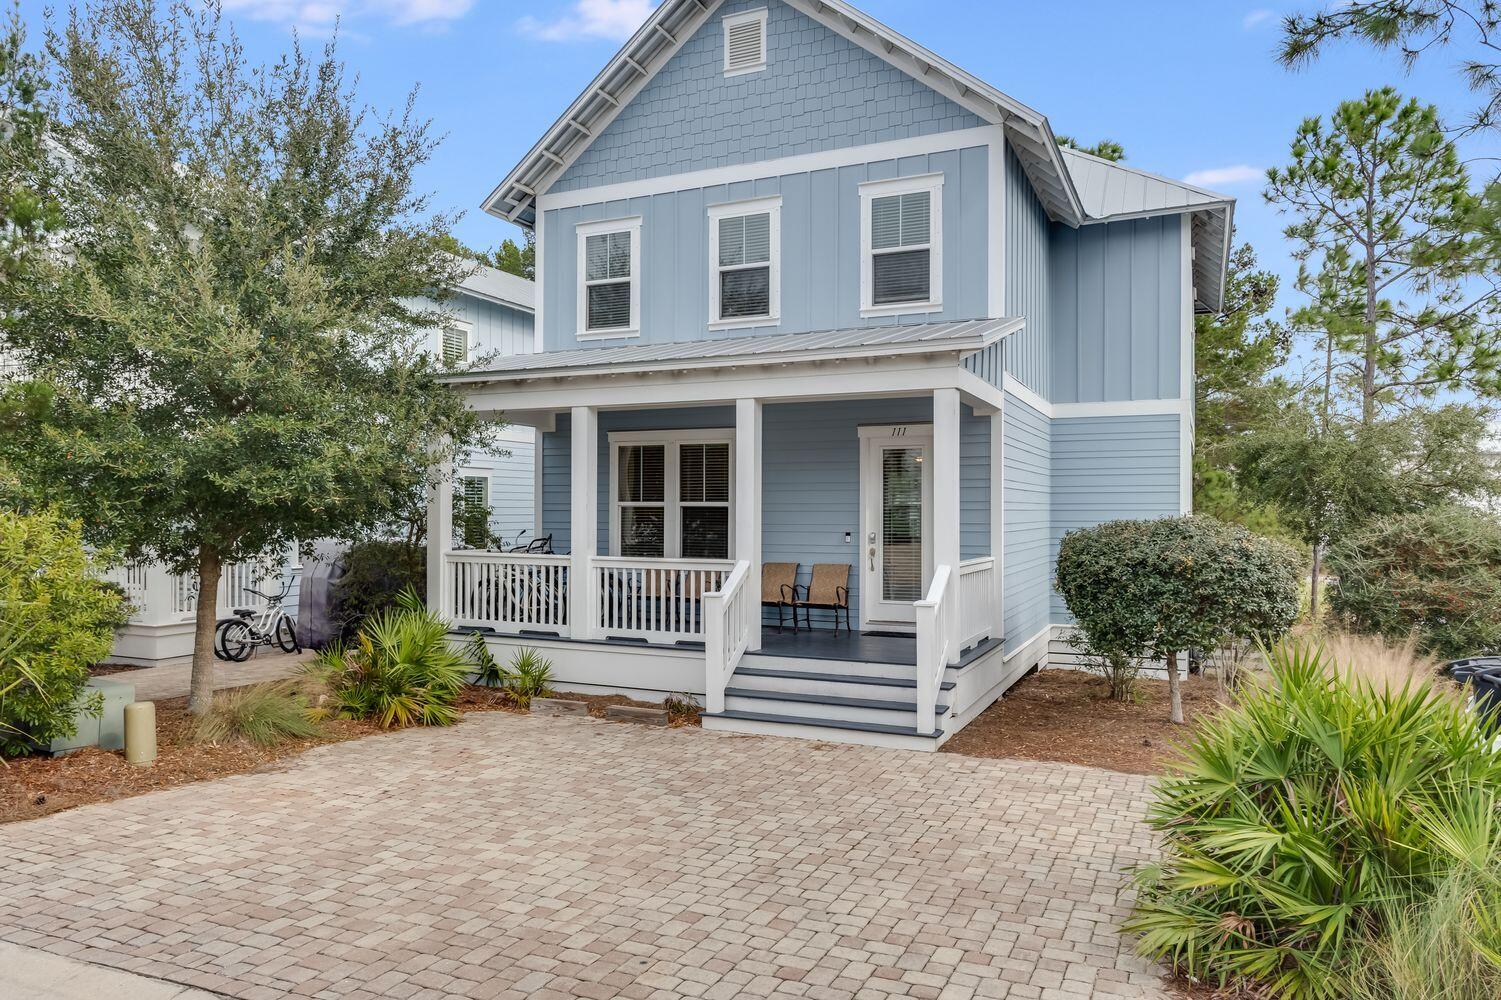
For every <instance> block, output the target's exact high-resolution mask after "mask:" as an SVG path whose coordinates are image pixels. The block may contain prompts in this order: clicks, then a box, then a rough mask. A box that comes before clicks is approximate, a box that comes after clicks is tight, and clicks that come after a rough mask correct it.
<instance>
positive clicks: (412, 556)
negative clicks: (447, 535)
mask: <svg viewBox="0 0 1501 1000" xmlns="http://www.w3.org/2000/svg"><path fill="white" fill-rule="evenodd" d="M342 562H343V566H344V575H343V576H341V577H339V579H338V580H337V581H335V583H334V585H333V594H332V599H333V607H332V609H331V610H330V617H331V618H332V620H333V621H334V622H335V623H337V624H338V627H339V630H340V634H341V635H342V636H343V637H344V641H345V642H346V643H349V642H352V641H353V640H354V637H355V635H356V634H357V633H358V632H359V631H360V628H361V626H363V625H364V624H365V622H367V621H369V620H370V619H371V618H373V617H375V616H376V615H378V614H380V613H381V612H384V611H389V610H390V609H392V608H394V607H395V606H396V600H397V598H398V597H399V596H400V595H401V594H402V593H403V592H404V591H408V590H410V591H412V592H413V593H416V594H425V593H426V592H427V549H426V548H425V547H424V546H421V545H411V544H408V543H407V542H404V541H385V540H380V539H375V540H370V541H364V542H356V543H355V544H354V545H352V546H351V547H350V549H349V551H348V552H346V553H345V554H344V556H343V559H342Z"/></svg>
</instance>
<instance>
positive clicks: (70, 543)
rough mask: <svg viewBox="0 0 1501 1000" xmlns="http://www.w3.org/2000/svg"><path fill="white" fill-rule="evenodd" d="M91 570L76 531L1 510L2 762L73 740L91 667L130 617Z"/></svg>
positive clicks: (52, 518)
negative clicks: (4, 758)
mask: <svg viewBox="0 0 1501 1000" xmlns="http://www.w3.org/2000/svg"><path fill="white" fill-rule="evenodd" d="M95 571H96V567H95V566H94V565H93V563H92V561H91V559H90V557H89V555H88V553H87V552H86V551H85V549H84V547H83V542H82V540H81V539H80V537H79V529H78V525H77V524H75V523H72V522H69V521H64V520H62V519H61V518H59V517H57V516H56V515H54V514H45V513H44V514H30V515H25V514H18V513H16V512H14V511H0V755H4V756H7V757H14V756H19V755H21V754H25V753H30V752H31V751H32V750H34V749H35V748H36V747H38V746H45V745H46V744H48V743H51V742H52V741H53V740H55V739H59V738H66V737H68V736H72V735H73V733H74V731H75V729H76V725H75V722H74V712H75V708H76V704H75V703H76V700H77V698H78V696H79V694H80V693H81V692H82V690H83V686H84V685H85V684H86V683H88V679H89V666H90V665H91V664H94V663H97V662H99V661H100V660H103V659H104V658H105V657H106V656H108V655H109V651H110V647H111V646H112V645H113V644H114V634H115V630H116V629H118V628H119V627H120V626H122V625H124V624H125V620H126V616H127V614H128V609H127V608H126V606H125V602H124V600H123V598H122V596H121V594H120V591H119V589H118V588H117V587H113V586H111V585H109V584H107V583H105V582H103V581H101V580H99V579H98V578H97V577H96V576H95V575H94V573H95ZM94 701H95V704H93V705H86V706H85V707H86V708H91V709H92V710H93V711H95V712H97V711H98V704H97V702H98V699H97V698H96V699H95V700H94Z"/></svg>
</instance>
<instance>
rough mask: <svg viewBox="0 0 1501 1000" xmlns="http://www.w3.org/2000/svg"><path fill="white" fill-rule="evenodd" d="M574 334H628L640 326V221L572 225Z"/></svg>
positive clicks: (620, 220)
mask: <svg viewBox="0 0 1501 1000" xmlns="http://www.w3.org/2000/svg"><path fill="white" fill-rule="evenodd" d="M578 270H579V289H578V335H579V336H580V337H584V338H589V337H596V338H604V337H633V336H635V335H636V334H637V333H639V332H640V329H641V220H640V219H639V218H636V219H617V220H613V221H609V222H590V223H585V224H583V225H581V226H579V227H578Z"/></svg>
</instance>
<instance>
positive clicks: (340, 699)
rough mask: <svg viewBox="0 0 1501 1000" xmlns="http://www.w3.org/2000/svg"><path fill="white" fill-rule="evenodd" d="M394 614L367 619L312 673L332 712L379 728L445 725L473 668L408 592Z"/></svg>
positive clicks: (444, 629)
mask: <svg viewBox="0 0 1501 1000" xmlns="http://www.w3.org/2000/svg"><path fill="white" fill-rule="evenodd" d="M397 605H398V606H397V607H396V608H395V609H394V610H388V611H381V612H378V613H377V614H375V615H374V616H373V617H372V618H371V619H369V620H368V621H367V622H366V623H365V624H364V626H363V627H362V628H361V629H360V631H359V633H358V634H357V635H356V636H355V641H354V644H353V645H352V646H348V647H345V646H335V647H331V648H329V649H326V650H323V651H322V652H321V653H319V654H318V657H317V658H316V659H315V660H314V661H313V666H312V668H311V672H312V673H313V674H314V676H316V677H317V678H318V679H319V680H320V681H322V682H323V684H324V685H325V686H326V687H327V688H328V692H329V699H330V701H331V702H332V706H333V708H332V711H333V712H334V714H337V715H339V716H342V717H344V718H350V719H367V720H369V721H371V722H374V723H375V724H376V725H378V726H380V727H382V728H383V729H398V728H403V727H406V726H414V725H423V726H451V725H453V724H454V723H455V722H458V721H459V716H460V713H459V710H458V708H457V707H456V706H455V702H457V701H458V697H459V693H460V692H461V691H462V690H463V688H464V682H465V679H466V678H467V677H468V675H469V671H470V670H471V669H472V665H471V664H470V663H469V661H468V660H467V659H465V657H464V656H463V655H462V654H461V653H459V652H458V651H457V650H455V649H454V648H453V647H452V646H451V645H450V644H449V642H448V625H447V623H445V622H444V621H442V620H441V619H439V618H437V617H436V616H434V615H432V614H430V613H429V612H428V611H427V610H426V609H425V608H424V607H423V606H422V601H421V600H420V599H419V598H418V597H417V596H416V595H415V594H413V593H412V592H410V591H407V592H406V593H404V594H402V595H401V596H400V597H399V598H398V599H397Z"/></svg>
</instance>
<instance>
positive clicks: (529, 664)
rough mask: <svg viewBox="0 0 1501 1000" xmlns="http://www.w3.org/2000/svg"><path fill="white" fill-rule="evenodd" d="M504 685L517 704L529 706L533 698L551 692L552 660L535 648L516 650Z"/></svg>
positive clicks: (523, 706) (546, 695)
mask: <svg viewBox="0 0 1501 1000" xmlns="http://www.w3.org/2000/svg"><path fill="white" fill-rule="evenodd" d="M505 685H506V690H507V691H509V692H510V693H511V697H512V698H514V699H516V704H517V705H518V706H520V707H521V708H528V707H530V706H531V703H532V699H533V698H546V697H548V696H549V695H551V694H552V661H551V660H549V659H547V658H546V657H544V656H543V655H542V654H540V653H538V652H537V651H536V650H535V649H530V648H526V649H519V650H517V651H516V655H515V656H514V657H512V658H511V667H510V670H509V672H508V673H507V674H506V679H505Z"/></svg>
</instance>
